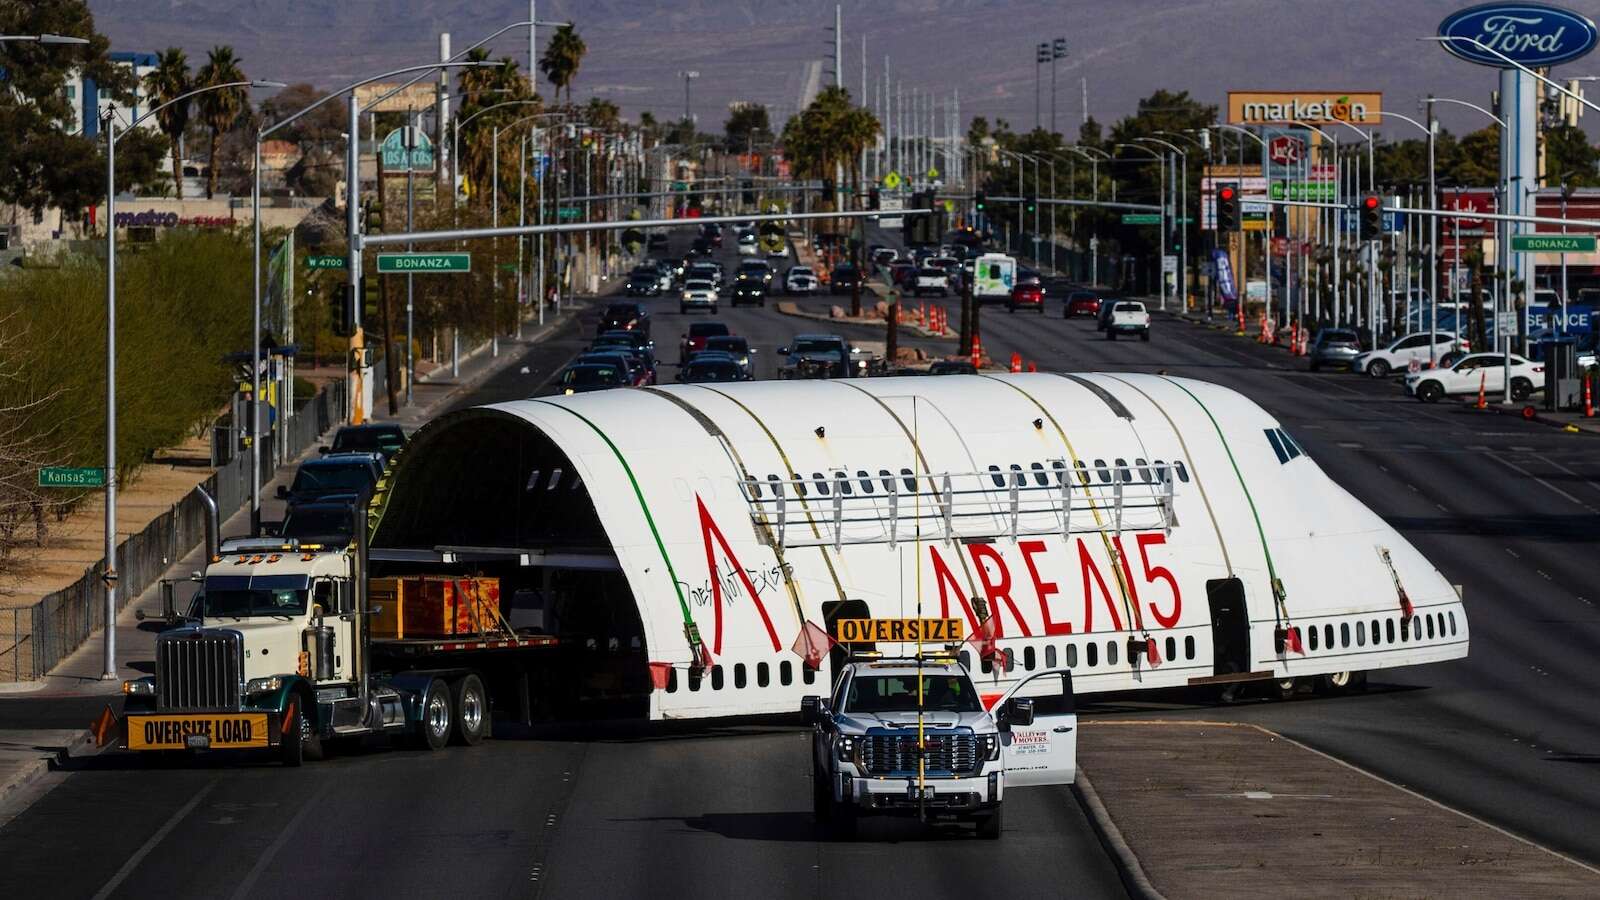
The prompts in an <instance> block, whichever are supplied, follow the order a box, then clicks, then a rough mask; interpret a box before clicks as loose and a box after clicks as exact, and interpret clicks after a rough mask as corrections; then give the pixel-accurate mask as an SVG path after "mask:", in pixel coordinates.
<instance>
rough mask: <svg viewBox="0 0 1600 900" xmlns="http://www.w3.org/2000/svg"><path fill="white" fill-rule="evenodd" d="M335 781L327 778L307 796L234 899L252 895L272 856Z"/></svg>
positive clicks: (262, 853) (251, 869) (257, 861)
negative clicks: (252, 889) (251, 892)
mask: <svg viewBox="0 0 1600 900" xmlns="http://www.w3.org/2000/svg"><path fill="white" fill-rule="evenodd" d="M333 782H334V779H333V778H327V779H325V780H324V781H323V782H322V786H321V787H319V788H317V790H316V792H315V793H313V794H312V795H311V796H310V797H308V798H306V802H305V803H304V804H303V805H302V806H301V807H300V809H299V811H298V812H296V813H295V814H294V816H293V817H291V818H290V819H289V821H288V822H287V823H285V824H284V826H283V830H282V831H279V832H278V836H277V837H275V838H273V839H272V843H271V844H268V845H267V849H265V850H263V851H261V858H260V859H257V860H256V864H255V865H253V866H251V867H250V873H249V874H248V875H245V876H244V880H243V881H241V882H239V886H238V887H236V888H234V890H233V900H242V898H244V897H248V896H250V889H251V888H253V887H255V886H256V879H258V878H260V877H261V873H262V872H265V871H266V870H267V866H268V865H270V864H271V863H272V858H273V857H274V856H277V855H278V851H279V850H282V849H283V845H284V844H287V843H288V842H289V838H290V836H292V835H293V834H295V833H296V831H297V830H298V829H299V828H300V823H301V822H302V821H304V820H305V817H306V815H307V814H308V813H310V812H311V810H312V808H313V807H315V806H316V805H317V801H318V800H321V799H322V795H324V794H326V793H327V792H328V789H329V788H331V787H333Z"/></svg>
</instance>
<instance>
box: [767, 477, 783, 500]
mask: <svg viewBox="0 0 1600 900" xmlns="http://www.w3.org/2000/svg"><path fill="white" fill-rule="evenodd" d="M767 480H768V481H770V482H772V496H774V497H782V496H783V479H782V478H779V477H778V476H776V475H768V476H767Z"/></svg>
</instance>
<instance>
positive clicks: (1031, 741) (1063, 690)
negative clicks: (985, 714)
mask: <svg viewBox="0 0 1600 900" xmlns="http://www.w3.org/2000/svg"><path fill="white" fill-rule="evenodd" d="M1013 697H1026V698H1028V699H1030V700H1032V701H1033V723H1032V724H1030V725H1013V726H1011V728H1010V730H1008V731H1002V732H1001V733H1000V760H1001V763H1002V764H1003V765H1004V766H1005V772H1006V787H1008V788H1013V787H1027V786H1039V785H1048V784H1071V783H1072V782H1073V781H1074V780H1076V779H1077V777H1078V706H1077V700H1076V698H1075V697H1074V695H1073V693H1072V673H1071V672H1068V671H1065V670H1060V671H1052V672H1040V673H1039V674H1037V675H1034V676H1032V677H1029V678H1025V679H1023V680H1022V681H1021V682H1020V683H1019V684H1017V685H1015V686H1013V687H1012V688H1011V690H1009V691H1007V692H1006V693H1005V694H1004V695H1003V696H1002V697H1001V698H1000V701H999V702H998V703H996V704H995V706H994V709H996V710H998V709H1000V708H1001V706H1002V705H1003V704H1005V703H1008V702H1010V701H1011V699H1012V698H1013Z"/></svg>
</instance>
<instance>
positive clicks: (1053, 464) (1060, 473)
mask: <svg viewBox="0 0 1600 900" xmlns="http://www.w3.org/2000/svg"><path fill="white" fill-rule="evenodd" d="M1050 468H1051V469H1054V470H1055V473H1056V486H1057V487H1059V486H1060V485H1061V481H1062V479H1064V478H1066V477H1067V476H1066V471H1067V464H1066V462H1065V461H1064V460H1059V459H1052V460H1050Z"/></svg>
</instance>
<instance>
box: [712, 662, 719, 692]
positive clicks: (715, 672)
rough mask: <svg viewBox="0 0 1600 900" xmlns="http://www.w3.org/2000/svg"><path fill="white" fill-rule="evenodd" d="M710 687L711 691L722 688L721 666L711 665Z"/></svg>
mask: <svg viewBox="0 0 1600 900" xmlns="http://www.w3.org/2000/svg"><path fill="white" fill-rule="evenodd" d="M711 689H712V690H713V691H720V690H722V667H721V666H712V667H711Z"/></svg>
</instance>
